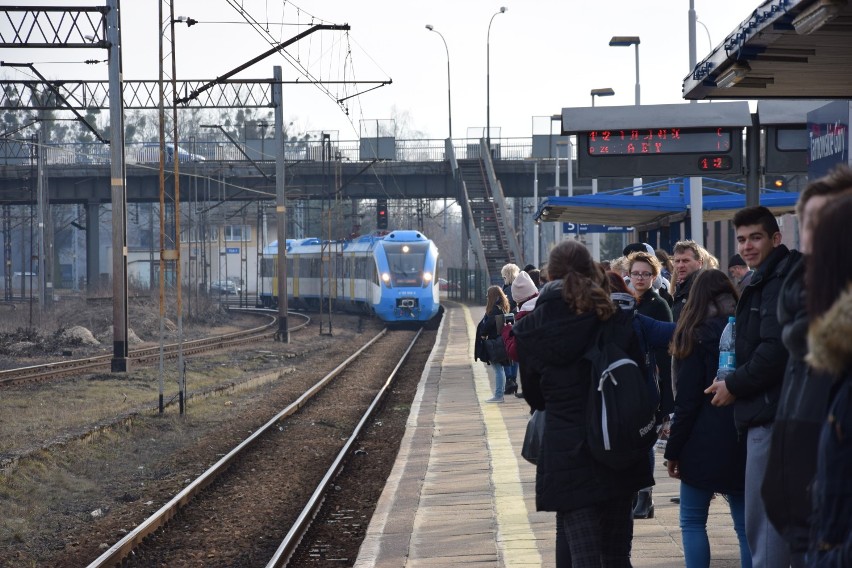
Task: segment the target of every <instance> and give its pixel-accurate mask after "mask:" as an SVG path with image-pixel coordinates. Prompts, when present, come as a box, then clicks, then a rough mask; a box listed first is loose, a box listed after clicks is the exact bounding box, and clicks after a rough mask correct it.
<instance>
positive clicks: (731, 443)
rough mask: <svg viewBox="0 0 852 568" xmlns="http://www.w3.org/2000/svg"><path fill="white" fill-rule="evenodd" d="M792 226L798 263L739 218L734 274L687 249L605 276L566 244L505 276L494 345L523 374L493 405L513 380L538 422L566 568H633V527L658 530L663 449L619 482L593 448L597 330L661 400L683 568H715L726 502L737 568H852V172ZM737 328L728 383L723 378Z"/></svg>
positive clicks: (651, 255) (627, 257) (813, 189)
mask: <svg viewBox="0 0 852 568" xmlns="http://www.w3.org/2000/svg"><path fill="white" fill-rule="evenodd" d="M796 213H797V217H798V222H799V239H798V240H799V246H798V250H790V249H788V248H787V247H786V246H785V245H784V244H782V242H781V241H782V234H781V230H780V228H779V225H778V222H777V220H776V218H775V216H774V215H773V214H772V212H771V211H770V210H768V209H767V208H765V207H762V206H756V207H747V208H745V209H742V210H740V211H738V212H737V213H736V214H735V215H734V217H733V226H734V230H735V234H736V247H737V252H738V254H736V255H734V256H733V257H732V258H730V260H729V261H728V274H726V273H724V272H722V271H721V270H719V261H718V260H717V258H716V257H714V256H713V254H711V253H710V252H709V251H708V250H707V249H705V248H704V247H702V246H700V245H699V244H698V243H696V242H695V241H692V240H683V241H680V242H678V243H676V244H675V246H674V247H673V249H672V251H671V253H672V254H671V256H669V254H668V253H667V252H666V251H664V250H662V249H657V250H655V249H654V248H652V247H651V246H650V245H647V244H645V243H634V244H631V245H629V246H628V247H626V248H625V249H624V251H623V252H624V256H623V257H621V258H619V259H615V260H613V261H610V262H602V263H598V262H595V261H594V260H593V259H592V257H591V254H590V253H589V251H588V250H587V249H586V247H585V246H583V245H582V244H581V243H579V242H578V241H575V240H565V241H562V242H560V243H558V244H557V245H556V246H555V247H554V248H553V249H552V251H551V253H550V255H549V258H548V262H547V264H546V265H545V266H542V267H540V268H536V267H534V266H531V265H528V266H526V267H524V268H523V269H520V268H519V267H518V266H515V265H514V264H509V265H506V266H505V267H504V268H503V271H502V276H503V279H504V282H505V285H504V286H502V287H501V286H492V287H491V288H489V290H488V294H487V299H488V305H487V307H486V318H485V319H489V318H491V319H492V320H493V322H494V325H493V326H491V327H489V329H488V333H489V335H490V337H492V338H497V337H502V339H503V343H504V345H505V349H506V353H507V354H508V357H510V358H511V360H512V362H511V363H509V364H506V365H500V364H495V365H492V367H493V368H494V369H495V379H496V380H495V390H494V394H493V396H492V397H491V398H490V399H488V400H487V402H489V403H501V402H503V401H504V396H505V395H506V394H509V393H507V392H505V391H506V388H505V387H506V384H507V383H506V377H513V376H516V375H517V376H519V377H520V386H519V390H518V392H517V393H516V396H518V397H520V398H523V399H525V401H526V402H527V404H528V405H529V407H530V409H531V412H532V411H535V410H539V411H544V412H545V414H544V416H545V418H544V437H543V441H542V446H541V451H540V455H539V458H538V461H537V463H536V468H537V469H536V507H537V509H538V510H540V511H553V512H555V513H556V565H557V566H558V567H560V568H561V567H565V566H572V567H574V568H578V567H592V566H612V567H621V566H630V565H631V563H630V551H631V542H632V537H633V525H634V519H643V518H651V517H653V515H654V502H653V492H652V486H653V485H654V480H653V469H654V460H655V457H654V447H650V448H648V455H647V457H645V456H643V457H642V458H637V459H636V460H635V461H634V462H633V463H631V464H630V465H629V466H627V467H623V468H613V467H611V466H608V465H605V464H603V463H601V462H599V461H598V460H596V458H595V456H594V455H593V453H592V452H591V451H590V450H589V442H588V438H587V429H586V426H585V418H586V414H587V412H588V410H589V409H588V404H590V403H589V400H590V398H589V394H588V393H589V382H590V378H589V374H588V368H587V362H586V360H585V358H584V353H585V352H586V351H587V350H588V349H589V342H590V341H592V340H593V339H592V338H595V337H599V336H600V333H601V330H603V329H606V330H608V331H607V334H608V335H607V337H608V341H611V342H613V343H615V344H617V345H618V347H619V348H620V349H623V351H624V352H625V353H627V354H628V355H629V357H630V359H632V360H633V361H634V362H635V363H636V364H637V365H638V366H639V367H641V369H642V370H643V372H644V373H645V374H646V375H647V377H648V378H649V381H650V382H651V383H652V384H653V383H656V385H657V389H658V391H659V408H658V410H657V417H656V424H657V428H658V431H659V432H660V439H661V440H665V442H664V443H658V444H657V447H658V448H664V458H665V465H666V468H667V471H668V474H669V475H670V476H671V477H673V478H677V479H679V480H680V496H679V497H678V498H676V499H673V501H677V502H679V506H680V526H681V532H682V536H683V547H684V557H685V563H686V566H687V567H689V568H692V567H707V566H709V565H710V558H711V551H710V544H709V540H708V537H707V529H706V524H707V517H708V511H709V507H710V503H711V501H712V500H713V499H714V498H716V496H720V497H719V498H721V499H724V500H725V501H726V502H727V504H728V506H729V507H730V512H731V517H732V519H733V525H734V529H735V532H736V535H737V538H738V540H739V547H740V561H741V564H742V566H754V567H761V568H780V567H787V566H792V567H794V568H798V567H804V566H814V567H823V566H831V567H841V566H852V340H850V339H849V338H850V337H852V252H850V251H852V247H849V246H848V245H843V244H842V243H844V242H847V243H848V237H844V236H843V235H844V234H846V233H845V230H844V226H843V225H844V223H845V222H847V221H848V219H852V169H850V168H848V167H845V166H839V167H838V168H836V169H835V170H833V171H832V172H831V173H830V174H829V175H828V176H826V177H824V178H821V179H819V180H816V181H814V182H812V183H811V184H809V185H808V187H807V188H806V189H805V190H804V191H803V192H802V193H801V196H800V199H799V202H798V204H797V207H796ZM510 313H512V314H514V323H511V322H512V318H511V317H507V314H510ZM729 321H732V322H733V323H734V329H735V332H736V333H735V352H734V353H735V369H732V370H731V371H730V372H726V373H725V374H724V375H723V376H720V375H722V373H717V370H718V368H719V362H720V345H719V344H720V339H721V338H722V335H723V331H724V329H725V327H726V324H728V323H729ZM504 323H508V325H503V324H504ZM643 447H644V446H643Z"/></svg>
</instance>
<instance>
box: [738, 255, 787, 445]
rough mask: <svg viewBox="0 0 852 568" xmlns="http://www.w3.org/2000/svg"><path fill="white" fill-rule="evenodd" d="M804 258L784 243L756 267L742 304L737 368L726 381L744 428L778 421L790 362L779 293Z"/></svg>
mask: <svg viewBox="0 0 852 568" xmlns="http://www.w3.org/2000/svg"><path fill="white" fill-rule="evenodd" d="M799 256H801V255H800V254H799V252H798V251H790V250H789V249H788V248H787V247H786V246H784V245H778V246H777V247H775V248H774V249H773V250H772V252H771V253H769V256H768V257H767V258H766V260H765V261H763V264H762V265H761V266H760V267H759V268H758V269H757V270H755V272H754V277H752V279H751V284H749V285H748V286H746V288H745V290H744V291H743V295H742V297H740V301H739V303H738V304H737V328H736V329H737V338H736V356H737V370H736V371H735V372H734V373H733V374H732V375H730V376H729V377H728V378H727V379H725V383H726V386H727V387H728V391H730V393H731V394H733V395H734V396H736V397H737V400H736V402H735V403H734V419H735V420H736V423H737V427H738V428H739V429H740V431H745V430H747V429H748V428H750V427H752V426H760V425H762V424H768V423H770V422H772V421H773V420H774V419H775V410H776V408H777V407H778V398H779V395H780V394H781V382H782V381H783V379H784V367H785V366H786V365H787V349H786V348H785V347H784V345H783V343H781V324H780V323H778V293H779V290H780V289H781V283H782V282H783V279H784V277H785V276H786V275H787V273H788V272H789V270H790V266H792V265H793V264H795V262H796V261H797V260H798V258H799Z"/></svg>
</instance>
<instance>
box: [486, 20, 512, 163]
mask: <svg viewBox="0 0 852 568" xmlns="http://www.w3.org/2000/svg"><path fill="white" fill-rule="evenodd" d="M506 10H508V8H507V7H506V6H500V11H499V12H494V15H493V16H491V19H490V20H488V35H487V36H486V42H485V58H486V62H485V98H486V103H485V104H486V110H485V142H486V145H487V146H488V151H489V152H490V151H491V22H493V21H494V17H495V16H497V15H498V14H503V13H505V12H506Z"/></svg>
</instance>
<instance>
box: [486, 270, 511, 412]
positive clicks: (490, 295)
mask: <svg viewBox="0 0 852 568" xmlns="http://www.w3.org/2000/svg"><path fill="white" fill-rule="evenodd" d="M509 310H510V308H509V298H507V297H506V294H504V293H503V289H502V288H501V287H500V286H491V287H490V288H488V291H487V292H486V294H485V317H484V318H483V322H484V325H482V328H481V329H482V331H483V332H484V334H485V335H486V336H487V338H488V339H494V338H496V337H498V336H499V335H500V333H499V331H498V327H497V318H498V317H499V316H504V315H506V314H508V313H509ZM490 366H491V367H492V368H493V369H494V396H492V397H491V398H489V399H488V400H486V401H485V402H503V390H504V389H505V388H506V369H505V367H504V366H503V365H501V364H500V363H498V362H496V361H495V362H494V363H493V364H490Z"/></svg>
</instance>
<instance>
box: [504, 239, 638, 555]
mask: <svg viewBox="0 0 852 568" xmlns="http://www.w3.org/2000/svg"><path fill="white" fill-rule="evenodd" d="M547 268H548V277H549V279H550V281H549V282H548V283H547V284H546V285H545V286H544V288H542V290H541V293H540V294H539V297H538V300H537V302H536V308H535V309H534V310H533V311H532V312H530V313H529V314H528V315H527V316H526V317H524V318H523V319H522V320H520V321H519V322H518V323H516V324H515V326H514V328H513V329H512V335H513V336H514V337H515V341H516V346H517V351H518V356H519V359H520V361H521V363H522V365H523V366H524V369H525V370H526V369H528V370H529V372H526V373H522V374H521V381H522V384H523V391H524V398H525V399H526V401H527V402H528V404H529V405H530V406H531V407H532V408H533V409H537V410H545V411H546V412H545V427H544V438H543V443H542V448H541V451H540V455H539V459H538V462H537V464H536V508H537V510H539V511H554V512H556V566H557V567H558V568H562V567H565V566H572V567H573V568H586V567H600V566H630V547H631V543H632V540H633V518H632V501H633V496H634V494H635V493H636V491H638V490H639V489H641V488H643V487H647V486H649V485H652V484H653V478H652V476H651V469H650V467H649V464H648V460H647V458H645V456H642V458H641V459H638V460H637V461H636V462H635V463H633V464H630V466H628V467H627V468H625V469H620V470H615V469H611V468H609V467H607V466H605V465H603V464H600V463H598V462H597V461H596V460H595V459H594V458H593V457H592V455H591V452H590V451H589V448H588V445H587V444H586V442H585V437H586V434H585V418H586V404H587V401H588V397H589V386H590V383H591V376H590V370H589V366H588V364H587V363H586V362H584V361H582V358H583V354H584V353H585V352H586V351H587V350H588V348H589V344H590V342H591V341H594V340H595V338H596V336H597V334H598V331H601V332H602V333H604V334H605V337H606V338H607V340H609V341H612V342H613V343H615V344H617V345H619V346H620V347H622V349H624V351H625V352H626V353H628V354H629V355H630V357H631V359H633V360H634V361H636V363H637V364H638V365H639V366H640V368H644V362H643V360H642V359H643V358H642V354H641V351H640V349H639V347H638V343H637V340H636V337H635V335H634V333H633V329H632V326H631V322H630V318H631V313H630V312H629V311H625V310H619V309H618V308H617V307H616V306H615V304H613V302H612V300H611V299H610V286H609V282H608V280H607V276H606V274H605V273H604V271H603V270H602V269H601V267H600V266H599V265H598V264H597V263H596V262H594V261H593V260H592V257H591V255H590V254H589V251H588V250H587V249H586V247H584V246H583V245H582V244H581V243H579V242H577V241H573V240H565V241H562V242H561V243H559V244H558V245H556V247H554V248H553V250H552V251H551V253H550V258H549V262H548V264H547Z"/></svg>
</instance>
